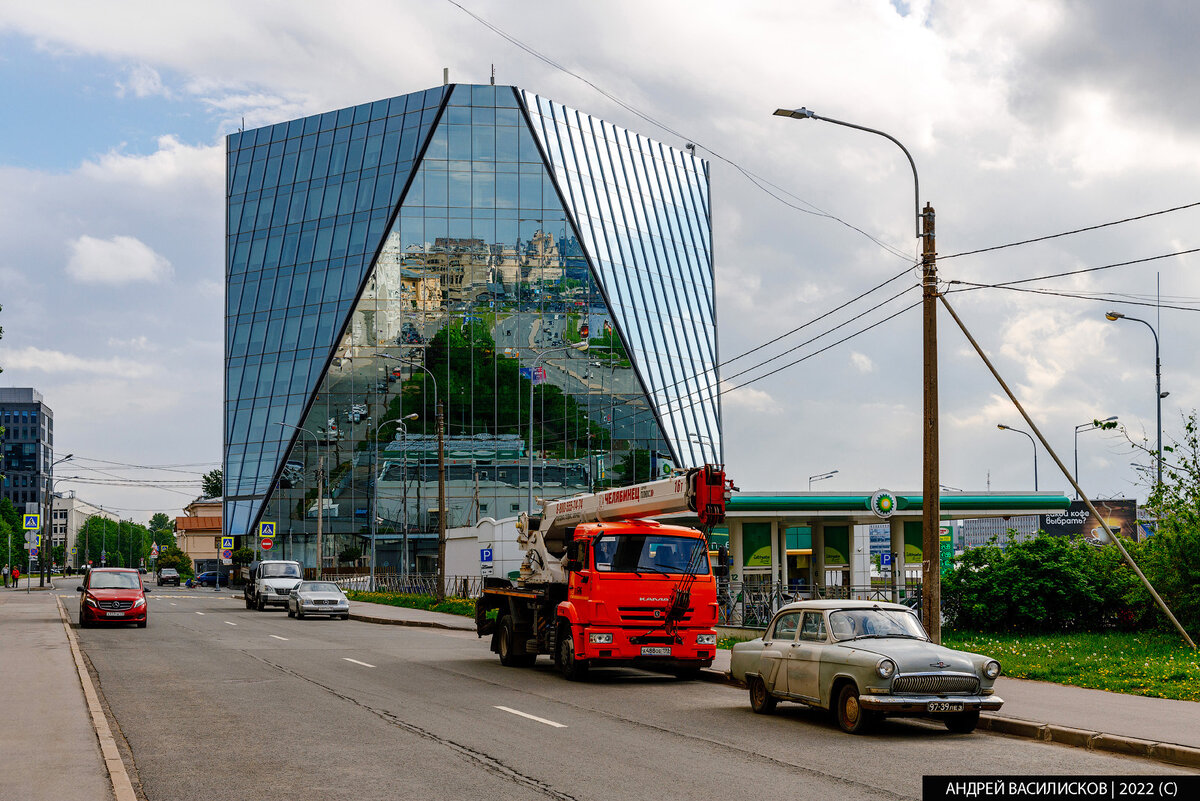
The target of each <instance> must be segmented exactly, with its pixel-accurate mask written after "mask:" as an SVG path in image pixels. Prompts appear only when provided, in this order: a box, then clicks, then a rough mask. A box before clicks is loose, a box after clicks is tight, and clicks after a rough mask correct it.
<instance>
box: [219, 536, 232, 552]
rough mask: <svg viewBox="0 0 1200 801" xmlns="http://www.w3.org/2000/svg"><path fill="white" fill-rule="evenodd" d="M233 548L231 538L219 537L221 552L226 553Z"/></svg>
mask: <svg viewBox="0 0 1200 801" xmlns="http://www.w3.org/2000/svg"><path fill="white" fill-rule="evenodd" d="M232 548H233V537H221V550H223V551H228V550H231V549H232Z"/></svg>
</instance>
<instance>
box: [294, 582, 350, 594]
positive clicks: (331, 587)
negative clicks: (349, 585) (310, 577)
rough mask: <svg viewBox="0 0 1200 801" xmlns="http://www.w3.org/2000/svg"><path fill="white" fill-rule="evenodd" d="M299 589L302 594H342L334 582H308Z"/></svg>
mask: <svg viewBox="0 0 1200 801" xmlns="http://www.w3.org/2000/svg"><path fill="white" fill-rule="evenodd" d="M299 589H300V592H341V590H339V589H338V585H336V584H334V583H333V582H332V581H306V582H304V583H303V584H301V585H300V587H299Z"/></svg>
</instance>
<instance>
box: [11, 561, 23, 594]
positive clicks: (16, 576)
mask: <svg viewBox="0 0 1200 801" xmlns="http://www.w3.org/2000/svg"><path fill="white" fill-rule="evenodd" d="M12 577H13V589H16V588H17V586H18V585H19V582H20V581H21V568H19V567H17V566H16V565H13V569H12Z"/></svg>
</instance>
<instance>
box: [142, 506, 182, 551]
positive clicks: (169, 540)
mask: <svg viewBox="0 0 1200 801" xmlns="http://www.w3.org/2000/svg"><path fill="white" fill-rule="evenodd" d="M148 528H149V529H150V537H151V539H153V540H154V544H155V545H157V546H159V548H161V547H162V546H164V545H174V544H175V521H174V520H172V519H171V518H169V517H167V516H166V514H164V513H163V512H155V513H154V515H153V516H152V517H151V518H150V525H149V526H148Z"/></svg>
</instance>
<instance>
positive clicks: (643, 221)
mask: <svg viewBox="0 0 1200 801" xmlns="http://www.w3.org/2000/svg"><path fill="white" fill-rule="evenodd" d="M527 115H528V116H527ZM527 120H531V121H532V122H533V127H532V129H531V127H530V124H529V122H527ZM314 121H316V122H314ZM326 126H328V129H327V128H326ZM580 126H584V127H586V128H587V129H588V132H587V133H584V132H583V129H582V128H581V127H580ZM310 128H311V129H312V130H311V131H310V130H309V129H310ZM535 131H536V132H537V133H536V135H535ZM326 134H328V136H326ZM310 137H311V138H310ZM251 141H252V142H253V144H250V142H251ZM323 141H324V142H327V144H326V145H323V144H322V142H323ZM239 144H240V147H239ZM323 147H324V148H325V151H326V152H322V148H323ZM601 151H605V153H606V155H603V156H600V155H599V153H600V152H601ZM543 154H545V156H544V155H543ZM229 159H230V192H231V196H230V199H229V207H230V228H229V300H228V303H227V330H228V335H227V336H228V349H227V361H228V364H227V400H226V432H227V433H226V468H225V470H226V473H225V475H226V503H225V520H226V533H228V534H233V535H239V534H244V533H246V532H247V531H248V530H249V529H250V526H252V525H253V524H254V523H255V522H256V521H258V520H268V521H275V522H277V523H278V526H279V534H280V537H279V538H278V539H277V540H276V541H277V542H278V543H279V547H280V548H281V550H282V554H281V555H282V556H284V557H287V558H297V559H300V560H301V561H302V562H304V563H305V564H307V565H315V564H316V563H317V554H316V538H315V531H316V522H317V517H318V515H321V516H322V518H321V522H322V528H323V532H324V534H325V536H324V538H323V539H324V545H323V550H324V564H326V565H330V564H333V562H334V559H335V557H336V555H337V554H339V553H341V552H342V551H343V550H344V549H346V548H347V547H361V548H363V549H364V550H365V548H366V547H367V546H368V543H367V542H366V541H365V540H364V539H363V537H364V536H365V535H367V534H368V532H369V531H370V523H371V517H372V516H374V517H375V520H376V531H377V532H378V535H379V538H378V551H379V566H380V569H381V570H384V571H387V570H396V569H401V565H402V564H403V563H405V562H406V563H407V567H408V569H416V570H420V571H422V572H424V571H428V570H432V569H434V567H433V562H432V559H433V556H434V555H435V554H436V550H437V543H436V539H437V525H438V520H437V505H438V502H437V484H438V482H437V438H436V423H435V420H436V407H435V399H436V400H440V401H441V402H442V404H443V405H444V407H445V422H446V439H445V451H446V486H447V504H446V506H447V525H448V526H449V527H455V526H462V525H470V524H473V523H474V522H476V521H477V520H479V519H480V518H484V517H493V518H503V517H510V516H513V515H515V514H517V513H518V512H520V511H524V510H525V508H526V495H527V493H528V491H529V485H530V481H531V480H532V482H533V492H534V494H535V496H537V497H558V496H562V495H569V494H575V493H579V492H586V491H588V490H589V489H595V488H600V487H605V486H614V485H624V484H629V483H635V482H639V481H646V480H649V479H650V478H651V477H655V476H657V475H661V474H662V471H663V469H664V466H665V465H667V464H674V465H677V466H692V465H694V464H700V463H703V462H705V461H716V460H718V459H719V456H720V441H721V439H720V426H719V410H718V407H717V403H716V400H715V387H716V384H717V374H716V371H715V364H716V354H715V323H714V320H713V314H712V308H713V298H712V267H711V258H710V236H709V227H708V226H709V221H708V200H707V174H706V172H705V168H704V165H703V163H702V162H701V161H699V160H698V159H695V158H694V157H693V156H691V154H688V153H684V152H680V151H675V150H671V149H669V148H666V147H664V146H662V145H659V144H657V143H654V142H650V141H649V140H645V139H642V138H640V137H636V136H635V135H633V134H629V133H628V132H625V131H623V130H621V129H616V128H613V127H612V126H609V125H607V124H606V123H601V122H600V121H599V120H595V119H594V118H591V117H587V116H586V115H582V114H578V113H577V112H574V111H571V110H569V109H565V108H563V107H562V106H557V105H552V104H550V103H548V102H546V101H543V100H541V99H540V98H537V97H536V96H534V95H530V94H527V93H526V94H522V93H519V92H516V91H514V90H513V89H512V88H511V87H492V86H453V87H447V88H445V89H441V88H439V89H437V90H430V91H429V92H423V93H422V92H418V93H415V94H413V95H408V96H405V97H400V98H394V99H392V100H390V101H381V102H380V103H375V104H368V105H366V106H360V107H358V108H356V109H348V110H343V111H341V112H332V113H330V114H326V115H320V116H318V117H313V118H307V119H305V120H298V121H294V122H292V123H284V124H282V125H277V126H273V127H271V128H264V129H259V130H258V131H247V132H245V133H243V134H240V135H234V136H232V137H230V157H229ZM289 159H290V162H289ZM547 162H549V164H550V165H551V166H552V167H554V169H553V171H551V170H550V169H548V168H547ZM322 164H327V165H328V166H326V167H324V170H323V173H322V175H321V176H320V177H319V178H318V177H317V168H318V167H319V166H320V165H322ZM335 164H336V165H337V168H338V172H335V171H334V165H335ZM303 165H308V166H309V167H311V168H312V169H311V171H310V172H307V173H306V172H304V171H303V170H302V169H301V167H302V166H303ZM256 168H257V169H256ZM302 179H303V180H302ZM256 186H261V187H262V188H261V189H255V187H256ZM564 197H565V198H567V203H566V206H565V207H564V202H563V200H562V198H564ZM330 198H332V199H330ZM397 203H399V208H398V211H397V210H396V205H397ZM251 206H254V207H255V211H249V212H248V211H246V209H247V208H249V207H251ZM297 206H299V208H297ZM393 212H394V213H393ZM235 217H236V218H237V222H236V223H235ZM372 259H373V261H372ZM589 261H590V263H589ZM335 337H336V338H335ZM584 343H586V344H587V348H586V350H584V349H583V345H584ZM531 392H532V393H533V396H532V443H531V442H530V433H531V417H530V412H531V408H530V407H531V404H530V393H531ZM413 414H415V415H417V417H416V419H410V420H402V418H405V417H408V416H410V415H413ZM531 449H532V455H533V461H532V469H533V472H532V477H531V476H530V453H531ZM322 461H323V463H324V468H325V469H324V475H325V486H324V502H323V503H320V504H319V503H318V502H317V480H316V474H317V468H318V463H319V462H322ZM273 553H274V552H273Z"/></svg>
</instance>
